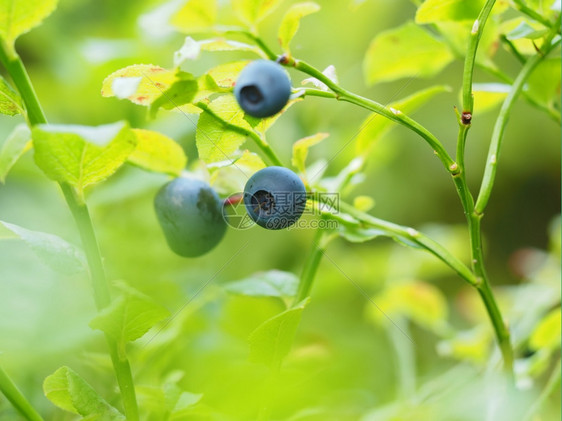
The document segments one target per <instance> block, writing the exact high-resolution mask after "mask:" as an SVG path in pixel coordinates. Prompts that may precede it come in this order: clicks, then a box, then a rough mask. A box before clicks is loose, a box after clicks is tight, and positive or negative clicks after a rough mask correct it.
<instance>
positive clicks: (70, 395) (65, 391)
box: [43, 367, 125, 421]
mask: <svg viewBox="0 0 562 421" xmlns="http://www.w3.org/2000/svg"><path fill="white" fill-rule="evenodd" d="M43 393H44V394H45V396H46V397H47V399H49V400H50V401H51V402H52V403H54V404H55V405H56V406H58V407H59V408H61V409H64V410H65V411H68V412H72V413H73V414H80V415H82V416H83V417H88V419H91V420H93V419H96V420H107V421H117V420H119V421H124V420H125V417H124V416H123V415H122V414H121V413H120V412H119V411H117V409H115V408H114V407H112V406H111V405H110V404H108V403H107V402H106V401H105V400H104V399H103V398H102V397H101V396H99V395H98V393H97V392H96V391H95V390H94V389H93V388H92V386H90V385H89V384H88V383H87V382H86V381H85V380H84V379H82V377H80V376H79V375H78V374H77V373H76V372H75V371H74V370H72V369H71V368H69V367H61V368H59V369H58V370H57V371H55V372H54V373H53V374H51V375H50V376H48V377H47V378H46V379H45V381H44V382H43Z"/></svg>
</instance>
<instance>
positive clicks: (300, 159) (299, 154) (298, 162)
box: [291, 133, 329, 174]
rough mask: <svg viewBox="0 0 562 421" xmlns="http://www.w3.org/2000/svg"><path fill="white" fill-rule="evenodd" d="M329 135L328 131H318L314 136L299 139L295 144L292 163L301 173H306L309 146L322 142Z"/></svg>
mask: <svg viewBox="0 0 562 421" xmlns="http://www.w3.org/2000/svg"><path fill="white" fill-rule="evenodd" d="M328 136H329V134H328V133H316V134H314V135H312V136H307V137H305V138H302V139H300V140H297V141H296V142H295V143H294V144H293V158H292V160H291V163H292V164H293V166H294V167H295V168H297V169H298V170H299V171H300V172H301V173H303V174H304V173H305V172H306V169H305V161H306V157H307V156H308V148H310V147H311V146H314V145H316V144H318V143H320V142H321V141H322V140H324V139H326V138H327V137H328Z"/></svg>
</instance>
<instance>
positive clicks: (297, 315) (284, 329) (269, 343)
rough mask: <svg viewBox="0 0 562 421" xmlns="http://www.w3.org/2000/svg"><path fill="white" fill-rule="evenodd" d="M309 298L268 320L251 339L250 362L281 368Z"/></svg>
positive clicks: (255, 331)
mask: <svg viewBox="0 0 562 421" xmlns="http://www.w3.org/2000/svg"><path fill="white" fill-rule="evenodd" d="M308 302H309V298H307V299H305V300H303V301H301V302H300V303H299V304H297V305H295V306H294V307H292V308H290V309H288V310H285V311H284V312H282V313H279V314H278V315H276V316H273V317H272V318H270V319H268V320H266V321H265V322H263V323H262V324H261V325H259V326H258V327H257V328H256V330H254V331H253V332H252V333H251V334H250V337H249V342H250V360H251V361H253V362H259V363H264V364H267V365H269V366H271V367H279V366H280V365H281V362H282V361H283V358H285V356H286V355H287V354H288V353H289V351H290V349H291V345H292V343H293V340H294V337H295V334H296V332H297V327H298V325H299V323H300V320H301V316H302V311H303V310H304V308H305V307H306V305H307V304H308Z"/></svg>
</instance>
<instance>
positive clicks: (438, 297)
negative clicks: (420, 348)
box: [366, 281, 448, 333]
mask: <svg viewBox="0 0 562 421" xmlns="http://www.w3.org/2000/svg"><path fill="white" fill-rule="evenodd" d="M373 301H374V302H375V303H376V304H377V306H376V307H375V306H368V307H367V310H366V311H367V316H368V317H369V318H370V319H371V320H372V321H374V322H376V323H378V324H381V323H386V322H387V321H388V319H387V316H388V317H390V318H391V319H392V318H393V317H407V318H409V319H410V320H412V321H413V322H415V323H417V324H418V325H420V326H422V327H425V328H428V329H430V330H433V331H435V332H437V333H440V332H443V331H444V330H446V328H447V324H446V320H447V317H448V309H447V300H446V299H445V296H444V295H443V293H442V292H441V291H440V290H439V289H438V288H436V287H434V286H433V285H430V284H428V283H426V282H421V281H411V282H401V283H393V284H392V285H390V286H389V287H388V288H386V289H384V290H383V291H382V292H381V293H379V294H378V295H376V296H375V297H373Z"/></svg>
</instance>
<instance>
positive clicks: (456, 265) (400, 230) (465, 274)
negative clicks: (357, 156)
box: [327, 201, 478, 286]
mask: <svg viewBox="0 0 562 421" xmlns="http://www.w3.org/2000/svg"><path fill="white" fill-rule="evenodd" d="M340 210H342V211H343V212H345V213H347V214H349V215H351V216H352V217H353V218H355V219H357V220H358V221H360V222H361V223H363V224H365V225H367V226H370V227H373V228H377V229H380V230H382V231H384V232H386V233H389V234H391V235H393V236H398V237H400V238H403V239H405V240H408V241H410V242H412V243H414V244H417V245H418V246H420V247H421V248H423V249H425V250H426V251H428V252H429V253H431V254H433V255H434V256H435V257H437V258H438V259H439V260H441V261H442V262H443V263H445V264H446V265H447V266H449V267H450V268H451V269H452V270H454V271H455V272H456V273H457V274H458V275H459V276H460V277H461V278H462V279H464V280H465V281H466V282H468V283H469V284H470V285H473V286H476V285H477V283H478V280H477V279H476V277H475V276H474V274H473V273H472V272H471V271H470V269H469V268H468V267H467V266H466V265H465V264H464V263H462V262H461V261H460V260H459V259H457V258H456V257H455V256H453V255H452V254H451V253H450V252H449V251H448V250H447V249H446V248H445V247H443V246H442V245H441V244H439V243H438V242H436V241H435V240H432V239H431V238H429V237H427V236H426V235H424V234H422V233H421V232H419V231H417V230H415V229H414V228H410V227H405V226H401V225H397V224H394V223H392V222H388V221H385V220H382V219H379V218H375V217H374V216H371V215H369V214H367V213H365V212H361V211H359V210H358V209H356V208H354V207H353V206H351V205H349V204H347V203H344V202H341V201H340ZM327 216H329V217H331V218H334V219H336V220H338V221H339V222H341V223H343V224H352V225H353V222H351V221H349V220H348V219H345V218H344V217H341V216H339V215H338V214H337V213H328V214H327Z"/></svg>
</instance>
